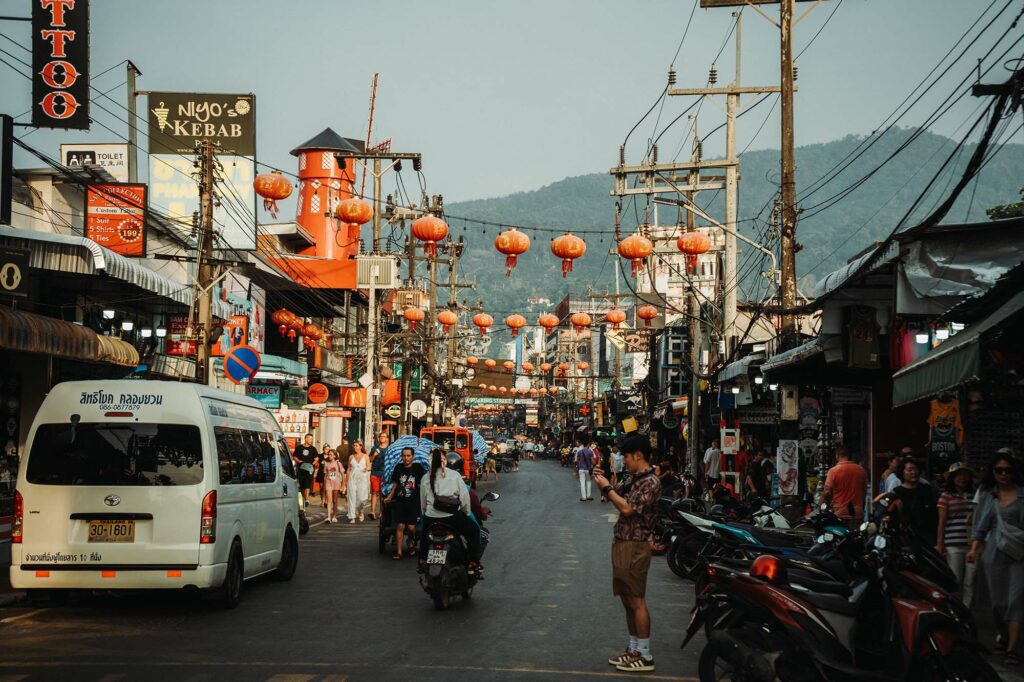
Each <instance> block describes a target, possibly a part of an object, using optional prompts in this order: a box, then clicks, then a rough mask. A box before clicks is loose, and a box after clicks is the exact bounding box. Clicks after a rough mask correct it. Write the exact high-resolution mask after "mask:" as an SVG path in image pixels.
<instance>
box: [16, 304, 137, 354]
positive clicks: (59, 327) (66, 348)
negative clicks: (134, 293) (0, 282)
mask: <svg viewBox="0 0 1024 682" xmlns="http://www.w3.org/2000/svg"><path fill="white" fill-rule="evenodd" d="M0 348H6V349H8V350H14V351H22V352H25V353H44V354H46V355H54V356H56V357H60V358H69V359H72V360H85V361H87V362H106V363H110V364H114V365H121V366H122V367H135V366H137V365H138V364H139V354H138V352H137V351H136V350H135V348H134V347H132V346H131V345H130V344H128V343H125V342H124V341H121V340H120V339H112V338H110V337H106V336H99V335H98V334H97V333H96V332H94V331H92V330H91V329H87V328H85V327H83V326H81V325H79V324H75V323H73V322H65V321H64V320H57V319H54V318H52V317H46V316H45V315H36V314H35V313H24V312H18V311H15V310H10V309H8V308H2V307H0Z"/></svg>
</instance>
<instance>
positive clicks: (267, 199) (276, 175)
mask: <svg viewBox="0 0 1024 682" xmlns="http://www.w3.org/2000/svg"><path fill="white" fill-rule="evenodd" d="M252 188H253V189H254V190H256V194H258V195H260V196H261V197H263V210H265V211H270V217H271V218H277V211H278V207H277V202H279V201H281V200H282V199H287V198H288V197H290V196H291V195H292V183H291V182H289V181H288V178H286V177H284V175H282V174H281V171H272V172H270V173H260V174H259V175H257V176H256V179H255V180H253V181H252Z"/></svg>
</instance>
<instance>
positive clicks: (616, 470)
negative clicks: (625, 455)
mask: <svg viewBox="0 0 1024 682" xmlns="http://www.w3.org/2000/svg"><path fill="white" fill-rule="evenodd" d="M624 466H625V464H624V462H623V459H622V452H621V450H620V449H619V448H618V447H616V446H614V445H613V446H611V472H612V485H617V484H618V482H619V478H620V477H621V476H622V468H623V467H624Z"/></svg>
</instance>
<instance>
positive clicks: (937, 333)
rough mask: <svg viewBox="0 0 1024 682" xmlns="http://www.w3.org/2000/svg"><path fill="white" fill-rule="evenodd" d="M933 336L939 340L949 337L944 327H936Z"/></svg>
mask: <svg viewBox="0 0 1024 682" xmlns="http://www.w3.org/2000/svg"><path fill="white" fill-rule="evenodd" d="M935 338H937V339H938V340H939V341H945V340H946V339H948V338H949V330H948V329H946V328H945V327H942V328H940V329H936V330H935Z"/></svg>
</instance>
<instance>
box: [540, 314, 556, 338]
mask: <svg viewBox="0 0 1024 682" xmlns="http://www.w3.org/2000/svg"><path fill="white" fill-rule="evenodd" d="M537 324H539V325H540V326H542V327H544V328H545V329H547V330H548V333H549V334H550V333H551V330H552V329H554V328H555V327H557V326H558V317H556V316H555V315H552V314H551V313H543V314H541V316H540V317H538V318H537Z"/></svg>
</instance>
